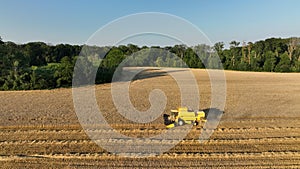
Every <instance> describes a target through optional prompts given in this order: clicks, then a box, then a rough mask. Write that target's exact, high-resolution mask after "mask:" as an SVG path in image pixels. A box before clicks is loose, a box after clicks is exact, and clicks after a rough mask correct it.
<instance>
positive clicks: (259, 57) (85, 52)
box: [0, 37, 300, 90]
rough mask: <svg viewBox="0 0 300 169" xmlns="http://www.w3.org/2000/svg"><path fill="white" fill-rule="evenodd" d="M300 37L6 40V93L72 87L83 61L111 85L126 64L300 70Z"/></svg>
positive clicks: (0, 78) (0, 52)
mask: <svg viewBox="0 0 300 169" xmlns="http://www.w3.org/2000/svg"><path fill="white" fill-rule="evenodd" d="M299 56H300V38H285V39H281V38H270V39H266V40H261V41H258V42H255V43H252V42H248V43H246V42H242V43H240V42H237V41H232V42H230V47H229V48H225V44H224V43H223V42H218V43H216V44H215V45H214V46H209V45H205V44H199V45H196V46H192V47H188V46H186V45H174V46H166V47H160V46H152V47H147V46H143V47H139V46H137V45H133V44H128V45H120V46H112V47H110V46H105V47H98V46H86V45H69V44H58V45H51V44H46V43H44V42H30V43H27V44H16V43H13V42H9V41H8V42H4V41H3V40H2V39H1V37H0V69H1V72H0V90H32V89H53V88H59V87H69V86H71V85H72V78H73V71H74V67H75V64H76V61H77V60H78V59H82V60H83V61H81V63H83V64H84V67H85V68H86V70H82V72H83V74H85V75H86V76H88V74H89V73H90V71H89V69H90V68H96V69H97V73H96V78H95V83H97V84H100V83H108V82H111V80H112V77H113V74H114V72H115V70H116V68H117V67H118V65H119V64H120V63H123V62H124V61H126V63H125V64H124V65H126V66H158V67H182V66H187V67H190V68H210V69H219V68H221V67H223V68H224V69H229V70H241V71H265V72H300V57H299Z"/></svg>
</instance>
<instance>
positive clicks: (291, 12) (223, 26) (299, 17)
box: [0, 0, 300, 44]
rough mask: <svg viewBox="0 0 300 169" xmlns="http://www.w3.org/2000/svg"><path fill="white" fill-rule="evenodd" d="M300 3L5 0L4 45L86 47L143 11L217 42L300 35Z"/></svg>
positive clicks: (0, 28) (1, 5)
mask: <svg viewBox="0 0 300 169" xmlns="http://www.w3.org/2000/svg"><path fill="white" fill-rule="evenodd" d="M299 9H300V0H191V1H184V0H182V1H179V0H148V1H146V0H127V1H125V0H106V1H100V0H48V1H46V0H43V1H41V0H26V1H22V0H0V36H1V37H2V39H3V40H4V41H14V42H16V43H26V42H29V41H44V42H47V43H53V44H57V43H70V44H83V43H85V42H86V40H87V39H88V38H89V37H90V36H91V35H92V34H93V33H94V32H95V31H97V30H98V29H99V28H100V27H102V26H104V25H105V24H107V23H109V22H110V21H112V20H115V19H117V18H119V17H122V16H125V15H129V14H134V13H140V12H164V13H170V14H173V15H177V16H179V17H182V18H184V19H186V20H188V21H190V22H192V23H193V24H195V25H196V26H197V27H198V28H200V29H201V30H202V31H203V32H204V33H205V34H206V35H207V36H208V37H209V39H210V40H211V41H212V42H213V43H215V42H218V41H223V42H225V43H228V42H229V41H232V40H237V41H247V42H248V41H257V40H261V39H265V38H269V37H291V36H299V37H300V10H299Z"/></svg>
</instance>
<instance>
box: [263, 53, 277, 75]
mask: <svg viewBox="0 0 300 169" xmlns="http://www.w3.org/2000/svg"><path fill="white" fill-rule="evenodd" d="M265 55H266V60H265V62H264V66H263V69H264V71H266V72H273V71H274V69H275V66H276V62H277V58H276V55H275V53H274V52H272V51H268V52H267V53H266V54H265Z"/></svg>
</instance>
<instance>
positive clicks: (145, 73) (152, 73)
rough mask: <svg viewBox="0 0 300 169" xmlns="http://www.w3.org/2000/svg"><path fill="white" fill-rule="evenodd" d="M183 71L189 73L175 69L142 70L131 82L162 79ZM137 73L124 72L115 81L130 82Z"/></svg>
mask: <svg viewBox="0 0 300 169" xmlns="http://www.w3.org/2000/svg"><path fill="white" fill-rule="evenodd" d="M182 71H187V70H186V69H175V70H168V71H164V70H160V69H159V68H149V69H145V70H142V71H141V72H139V73H138V74H136V75H135V76H133V78H132V79H131V80H130V81H137V80H144V79H150V78H156V77H162V76H168V75H169V73H175V72H182ZM135 73H136V72H135V71H132V70H123V73H122V75H121V77H120V78H117V79H115V80H116V81H117V82H122V81H123V82H126V81H129V79H130V78H128V77H130V76H132V75H134V74H135Z"/></svg>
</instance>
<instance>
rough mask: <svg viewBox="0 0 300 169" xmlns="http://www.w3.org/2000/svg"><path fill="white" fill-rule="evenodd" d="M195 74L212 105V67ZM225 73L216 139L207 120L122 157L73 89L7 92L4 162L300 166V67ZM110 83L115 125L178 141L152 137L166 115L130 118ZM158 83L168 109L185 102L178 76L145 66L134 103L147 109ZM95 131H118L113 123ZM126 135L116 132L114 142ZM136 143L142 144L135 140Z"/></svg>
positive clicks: (106, 106) (109, 109) (203, 102)
mask: <svg viewBox="0 0 300 169" xmlns="http://www.w3.org/2000/svg"><path fill="white" fill-rule="evenodd" d="M193 73H194V75H195V76H196V78H197V83H198V86H199V92H200V106H201V108H202V109H207V108H210V98H211V92H210V90H211V88H210V86H211V85H210V81H209V77H208V75H207V72H206V71H205V70H193ZM225 74H226V81H227V94H226V97H227V99H226V106H225V113H224V115H223V117H222V119H221V122H220V124H219V126H218V128H217V129H216V130H215V131H214V133H213V135H212V136H211V137H210V140H208V141H207V142H205V143H200V142H199V141H198V138H199V135H200V133H201V131H202V130H201V126H200V127H194V128H193V129H192V130H191V131H190V133H189V134H188V135H187V136H186V137H185V139H184V140H183V141H181V142H180V143H179V144H178V145H176V146H175V147H173V148H172V149H171V150H170V151H168V152H166V153H164V154H162V155H156V156H152V157H148V158H130V157H123V156H118V155H115V154H112V153H109V152H107V151H106V150H104V149H103V148H101V147H99V146H98V145H97V144H96V143H94V142H93V141H92V140H91V139H90V138H89V137H88V136H87V134H86V133H85V131H84V130H83V129H82V127H81V126H80V124H79V121H78V119H77V116H76V113H75V111H74V106H73V100H72V90H71V89H56V90H43V91H9V92H0V100H1V102H0V116H1V118H0V165H1V168H101V167H102V168H300V74H295V73H289V74H281V73H254V72H235V71H225ZM110 89H111V85H110V84H103V85H98V86H96V96H97V102H98V105H99V108H100V110H101V112H102V113H103V115H104V116H105V118H106V120H107V122H108V123H109V124H110V125H111V126H112V127H113V128H114V129H115V130H117V131H119V132H120V133H122V134H124V135H127V136H132V137H136V138H139V139H141V145H143V141H151V142H153V144H157V145H162V144H163V145H168V144H172V143H173V142H172V140H153V139H152V140H147V138H148V137H151V136H155V135H158V134H160V133H162V132H164V131H165V126H164V125H163V118H162V117H160V118H158V119H156V120H155V121H153V122H151V123H148V124H136V123H133V122H131V121H129V120H126V119H124V118H123V117H122V116H121V115H120V114H118V112H117V109H116V107H115V106H114V102H113V101H112V97H111V90H110ZM153 89H161V90H162V91H164V93H165V95H166V97H167V105H166V109H165V112H164V113H168V112H169V110H170V109H174V108H176V107H178V106H180V92H179V88H178V86H177V84H176V82H175V80H174V79H173V78H172V77H170V76H168V74H167V73H165V72H162V71H159V70H149V71H146V72H143V73H142V74H140V75H139V76H137V77H136V80H135V81H133V82H132V83H131V85H130V99H131V102H132V104H133V105H134V106H135V107H136V108H137V109H138V110H140V111H145V110H147V109H148V108H149V107H150V102H149V93H150V92H151V91H152V90H153ZM92 132H95V133H97V134H99V135H110V134H111V132H112V130H102V129H95V130H93V131H92ZM177 132H181V130H179V131H177ZM174 134H176V133H174ZM123 141H124V140H122V139H119V140H118V139H111V140H109V141H108V144H111V145H112V146H113V145H114V144H118V143H119V142H123ZM125 141H126V140H125ZM128 146H136V145H133V143H131V142H128Z"/></svg>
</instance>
